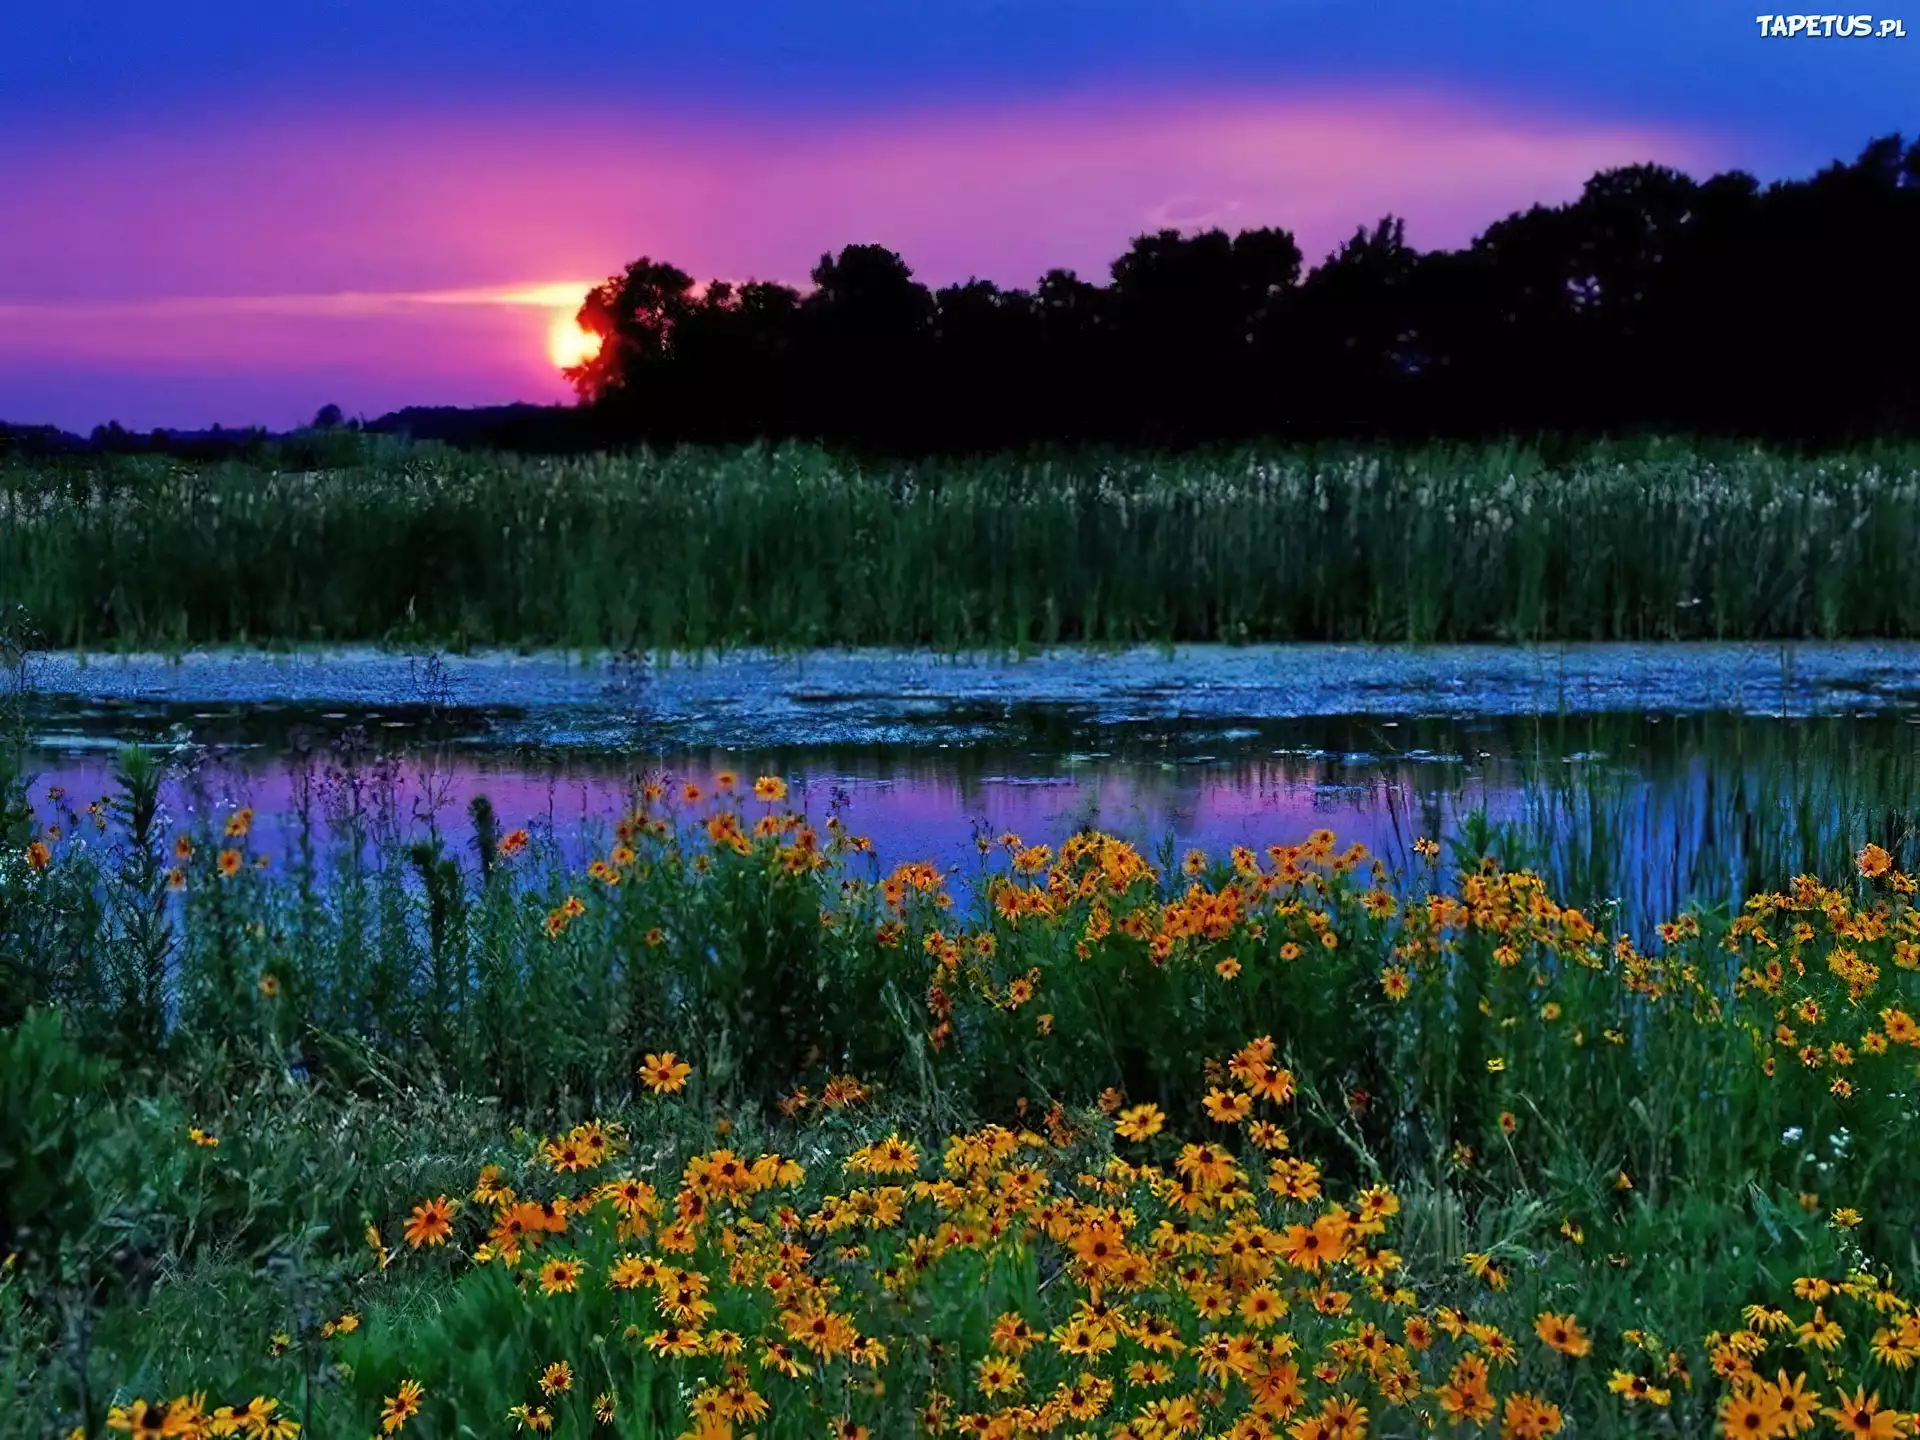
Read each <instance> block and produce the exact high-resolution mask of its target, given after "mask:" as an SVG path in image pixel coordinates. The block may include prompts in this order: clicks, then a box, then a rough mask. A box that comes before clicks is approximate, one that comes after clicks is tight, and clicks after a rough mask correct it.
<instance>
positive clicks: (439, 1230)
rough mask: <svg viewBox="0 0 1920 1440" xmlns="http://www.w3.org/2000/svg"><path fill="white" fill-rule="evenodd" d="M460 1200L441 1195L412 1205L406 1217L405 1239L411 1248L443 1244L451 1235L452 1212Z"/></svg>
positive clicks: (457, 1206)
mask: <svg viewBox="0 0 1920 1440" xmlns="http://www.w3.org/2000/svg"><path fill="white" fill-rule="evenodd" d="M459 1208H460V1202H459V1201H457V1200H449V1199H448V1198H447V1197H446V1196H444V1195H441V1196H438V1197H436V1198H434V1199H432V1200H426V1201H422V1202H421V1203H420V1204H418V1205H416V1206H414V1207H413V1214H412V1215H410V1216H409V1217H408V1218H407V1228H406V1231H405V1235H406V1241H407V1244H408V1245H409V1246H411V1247H412V1248H413V1249H415V1250H418V1249H419V1248H420V1247H421V1246H422V1245H444V1244H446V1243H447V1241H448V1240H449V1239H450V1238H452V1235H453V1212H454V1211H455V1210H457V1209H459Z"/></svg>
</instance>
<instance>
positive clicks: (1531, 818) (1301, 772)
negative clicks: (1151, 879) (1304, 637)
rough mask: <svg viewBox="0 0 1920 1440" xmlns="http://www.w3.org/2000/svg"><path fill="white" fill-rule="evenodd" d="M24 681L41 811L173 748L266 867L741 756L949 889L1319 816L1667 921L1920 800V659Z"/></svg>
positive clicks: (541, 664) (1339, 651) (508, 662)
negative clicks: (334, 838)
mask: <svg viewBox="0 0 1920 1440" xmlns="http://www.w3.org/2000/svg"><path fill="white" fill-rule="evenodd" d="M20 679H21V681H22V686H21V688H22V693H23V696H24V701H25V714H26V719H27V727H28V734H29V752H30V753H29V767H30V769H31V770H32V771H33V773H34V775H35V781H34V785H33V790H32V793H33V796H34V798H35V800H36V801H37V802H39V803H40V804H41V805H42V806H43V807H44V806H45V804H46V801H47V797H48V793H49V791H50V789H52V788H54V787H58V789H59V790H61V791H63V792H64V794H65V796H66V800H67V803H69V804H73V803H75V802H78V803H81V804H84V802H85V801H87V800H91V799H95V798H99V797H101V796H103V795H106V794H108V793H110V792H111V790H112V778H111V777H112V764H113V752H114V749H115V747H116V746H117V745H119V744H120V743H122V742H125V741H128V740H140V741H145V742H148V743H153V744H157V745H161V746H163V747H165V748H167V750H168V751H169V753H170V754H171V755H173V756H174V758H175V761H176V764H175V766H174V767H173V772H172V773H173V778H172V779H171V780H170V782H169V789H168V797H167V798H168V803H169V809H170V811H171V813H172V816H173V818H174V820H175V821H176V823H191V822H192V820H193V819H194V818H195V817H196V816H197V815H200V814H203V813H212V814H216V815H217V814H223V813H225V812H226V811H227V810H229V809H231V808H233V807H235V806H238V805H242V804H247V805H251V806H253V807H254V809H255V810H256V812H257V814H258V816H259V821H258V825H259V829H258V830H257V834H258V837H259V843H260V845H261V847H262V848H263V849H265V850H266V851H267V853H269V854H273V853H274V852H275V851H276V849H278V850H279V851H281V852H282V853H284V849H285V847H286V846H287V845H288V844H289V843H291V842H290V837H289V835H288V833H287V831H286V830H285V829H284V824H285V819H286V817H287V815H288V814H289V813H290V812H291V811H293V810H294V809H295V807H296V805H297V803H298V802H299V800H300V799H301V798H302V796H305V797H307V798H308V799H309V800H310V801H311V802H312V804H313V805H314V807H315V809H316V811H317V812H318V813H319V814H320V815H322V816H324V815H326V814H328V813H331V814H333V815H335V816H338V815H339V814H340V813H342V812H343V811H345V810H346V809H349V808H354V807H358V808H359V809H360V810H361V812H362V813H363V814H364V815H366V816H368V817H369V818H370V820H371V823H372V826H373V828H374V830H375V832H376V833H378V834H382V835H385V836H387V837H389V838H400V837H404V836H409V835H418V834H422V833H425V832H426V831H428V830H429V829H437V830H438V832H439V833H441V834H442V835H443V836H445V837H446V838H447V839H448V841H449V842H450V844H452V845H453V846H455V847H459V846H462V845H464V844H465V843H466V842H467V839H468V836H469V835H470V833H471V832H470V825H469V823H468V821H467V818H466V805H467V802H468V801H469V800H470V799H471V798H472V797H473V796H474V795H476V794H480V793H485V794H486V795H487V796H488V797H489V798H490V799H491V800H492V802H493V803H494V806H495V808H496V810H497V811H498V813H499V815H500V817H501V820H502V823H503V824H505V825H508V826H511V825H519V824H529V825H532V826H534V827H536V828H538V829H541V830H542V831H544V832H546V833H548V834H550V835H551V837H552V839H553V841H554V843H556V844H557V845H559V846H560V847H561V848H562V849H563V850H565V851H567V852H568V853H569V854H570V855H572V856H574V857H576V858H581V857H584V856H586V855H588V854H590V853H594V846H596V845H601V844H604V843H605V836H606V834H607V832H608V830H609V829H610V827H611V823H612V821H613V819H614V818H615V817H616V816H617V815H618V814H619V813H620V811H621V810H622V809H624V808H625V806H626V804H627V800H628V796H629V795H630V793H631V790H632V787H633V786H634V784H635V783H636V782H637V781H638V779H639V778H640V777H642V776H651V775H662V776H665V777H666V778H668V779H669V780H670V781H671V782H672V784H673V788H674V790H675V791H676V792H677V790H678V787H679V785H680V784H681V783H683V782H686V781H689V780H690V781H693V782H695V783H697V784H700V785H701V786H702V787H703V788H708V787H710V782H711V779H712V777H713V776H714V775H715V774H716V773H717V772H719V771H722V770H733V771H735V772H737V773H739V774H740V775H741V776H742V778H743V780H744V781H748V782H750V781H751V779H752V777H754V776H756V775H762V774H777V775H781V776H783V777H785V778H786V779H787V781H788V783H789V786H790V787H791V790H792V796H791V801H792V803H794V804H796V805H797V806H799V807H800V808H804V809H805V810H806V812H807V813H808V814H809V815H810V816H811V817H813V818H814V820H815V821H816V822H819V821H823V820H824V819H825V817H826V816H827V814H829V813H834V812H837V813H839V814H841V815H842V816H843V818H844V819H845V821H846V823H847V824H848V825H849V827H850V828H851V829H852V830H854V831H855V832H856V833H860V834H865V835H867V836H869V837H870V838H871V839H872V840H873V841H874V843H875V846H876V849H877V852H878V860H879V862H880V863H881V864H883V865H891V864H893V863H895V862H896V861H899V860H907V859H931V860H935V861H938V862H940V863H941V864H943V865H946V866H949V867H952V868H954V869H956V870H957V871H958V878H959V883H960V885H961V887H962V888H964V885H965V879H966V877H967V875H968V874H970V873H971V872H972V871H973V869H974V867H975V865H976V864H977V863H978V861H977V850H976V846H975V839H976V837H977V836H978V835H981V834H989V835H996V836H997V835H998V834H1000V833H1001V832H1003V831H1007V830H1012V831H1015V832H1017V833H1019V834H1021V835H1022V836H1023V837H1025V838H1026V839H1027V840H1028V841H1030V842H1032V841H1042V840H1044V841H1047V842H1050V843H1057V841H1058V840H1059V839H1061V838H1062V837H1064V836H1065V835H1066V834H1068V833H1070V832H1071V831H1072V830H1073V829H1075V828H1078V827H1079V826H1082V825H1087V824H1097V825H1099V826H1101V827H1102V828H1105V829H1108V830H1112V831H1115V832H1117V833H1120V834H1123V835H1126V836H1127V837H1128V838H1130V839H1134V840H1135V841H1137V842H1139V843H1141V844H1142V845H1143V846H1144V847H1145V848H1147V849H1149V851H1155V850H1157V849H1158V848H1159V846H1160V845H1161V843H1162V842H1163V841H1171V843H1173V844H1174V845H1175V846H1176V847H1177V848H1179V849H1184V848H1185V847H1186V846H1188V845H1200V846H1204V847H1206V848H1208V849H1209V850H1210V851H1214V852H1220V851H1224V849H1225V848H1226V847H1227V846H1229V845H1235V844H1246V845H1252V846H1256V847H1260V846H1264V845H1267V844H1271V843H1275V842H1292V841H1296V840H1298V839H1300V838H1302V837H1304V836H1305V834H1306V833H1307V832H1308V831H1310V830H1312V829H1315V828H1318V827H1321V826H1325V827H1327V828H1330V829H1332V830H1333V831H1334V832H1335V833H1336V834H1337V835H1338V836H1340V837H1341V839H1342V840H1343V841H1345V840H1348V839H1358V840H1362V841H1365V842H1366V843H1367V844H1368V845H1369V846H1371V847H1372V848H1374V849H1375V850H1377V851H1380V852H1382V853H1385V854H1387V855H1388V856H1389V857H1390V858H1392V859H1394V860H1396V861H1403V860H1404V857H1405V856H1406V854H1407V851H1408V847H1409V846H1410V844H1411V841H1412V840H1413V839H1414V838H1415V837H1416V836H1420V835H1435V834H1446V833H1453V832H1454V831H1455V830H1456V829H1457V828H1458V826H1459V825H1460V824H1461V822H1462V820H1463V819H1464V817H1466V816H1467V815H1468V814H1469V813H1470V812H1473V811H1476V810H1484V811H1485V812H1486V813H1487V814H1488V816H1489V817H1490V818H1491V819H1493V820H1494V821H1506V822H1511V823H1513V824H1515V825H1517V826H1519V827H1521V828H1522V829H1523V830H1524V831H1526V833H1528V834H1530V835H1532V836H1534V837H1536V841H1537V849H1538V854H1537V856H1536V857H1535V858H1537V859H1538V861H1539V862H1540V863H1541V864H1542V865H1543V867H1545V868H1547V869H1548V870H1549V872H1550V878H1552V879H1554V880H1555V881H1556V882H1557V883H1559V884H1560V885H1561V886H1562V887H1563V888H1565V889H1570V890H1573V891H1579V892H1584V893H1581V894H1579V895H1577V896H1576V897H1574V898H1579V899H1581V900H1583V901H1591V900H1593V899H1595V898H1596V897H1597V896H1600V895H1604V896H1612V897H1617V898H1619V899H1621V900H1622V902H1623V903H1624V904H1625V905H1626V906H1627V908H1628V910H1629V911H1630V912H1632V913H1635V914H1638V915H1641V916H1645V915H1648V914H1660V913H1665V911H1666V910H1667V909H1669V908H1672V907H1673V906H1676V905H1677V904H1679V903H1681V902H1682V901H1684V900H1687V899H1692V898H1700V899H1709V900H1711V899H1725V898H1730V897H1732V896H1734V895H1736V894H1737V893H1738V892H1739V891H1740V890H1741V889H1742V888H1743V887H1744V886H1746V885H1749V884H1751V883H1754V882H1755V879H1756V877H1757V876H1759V875H1760V874H1762V873H1763V872H1769V871H1778V870H1781V869H1783V868H1785V867H1789V866H1792V865H1795V864H1796V863H1798V862H1804V861H1806V860H1808V858H1809V856H1811V855H1815V854H1826V853H1844V851H1843V850H1835V848H1834V847H1836V846H1842V847H1843V846H1846V845H1851V844H1854V843H1857V842H1859V841H1860V839H1861V838H1862V837H1864V836H1868V835H1870V836H1871V838H1876V839H1879V840H1881V841H1882V843H1894V844H1896V845H1905V844H1907V843H1908V835H1907V829H1906V827H1907V817H1908V816H1910V815H1916V814H1920V780H1916V777H1920V646H1903V645H1871V644H1858V645H1831V646H1797V647H1792V648H1782V647H1768V646H1752V645H1725V646H1720V645H1676V646H1649V647H1634V646H1584V647H1583V646H1562V647H1553V648H1550V649H1522V648H1505V649H1503V648H1495V647H1435V648H1431V649H1422V650H1405V649H1392V648H1376V647H1362V646H1284V647H1247V648H1242V649H1227V648H1219V647H1194V648H1182V649H1179V650H1175V651H1173V652H1170V653H1162V652H1157V651H1128V652H1121V653H1114V654H1099V653H1093V654H1089V653H1081V652H1060V653H1053V654H1047V655H1042V656H1037V657H1032V658H1028V659H1024V660H1022V659H1010V658H982V657H973V658H967V659H957V660H956V659H946V658H941V657H937V656H931V655H926V654H911V653H909V654H902V653H892V652H854V653H850V654H821V655H807V656H803V657H775V656H766V655H758V654H742V655H731V656H725V657H720V658H717V659H714V658H709V659H707V660H705V661H704V662H701V663H699V664H690V663H687V662H685V661H677V662H674V663H671V664H663V663H657V662H650V661H648V660H646V659H643V658H642V659H636V658H634V657H617V656H607V657H593V658H587V659H580V658H577V657H576V658H569V657H563V656H554V655H535V656H497V655H495V656H470V657H449V656H438V655H416V656H407V655H394V654H389V653H385V652H377V651H371V650H363V651H334V652H326V653H311V654H304V653H303V654H294V655H278V656H275V655H263V654H255V653H247V652H228V653H214V654H193V655H189V656H186V657H183V658H181V659H179V660H165V659H160V658H157V657H127V658H119V657H113V658H105V659H102V658H99V657H92V658H85V659H83V658H82V657H78V656H73V655H36V656H33V657H30V659H29V660H28V662H27V664H26V666H25V668H24V671H23V674H22V676H21V677H20ZM1781 878H1784V877H1783V876H1770V877H1769V880H1768V883H1778V880H1779V879H1781Z"/></svg>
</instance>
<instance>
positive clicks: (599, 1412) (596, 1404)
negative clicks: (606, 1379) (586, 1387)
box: [593, 1390, 614, 1425]
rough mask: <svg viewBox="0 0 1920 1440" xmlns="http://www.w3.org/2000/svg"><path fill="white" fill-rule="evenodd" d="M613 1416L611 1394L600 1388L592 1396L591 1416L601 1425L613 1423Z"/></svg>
mask: <svg viewBox="0 0 1920 1440" xmlns="http://www.w3.org/2000/svg"><path fill="white" fill-rule="evenodd" d="M613 1416H614V1404H613V1394H612V1392H611V1391H607V1390H602V1391H601V1392H600V1393H599V1394H598V1395H596V1396H594V1397H593V1418H594V1419H596V1420H598V1421H599V1422H600V1423H601V1424H602V1425H611V1424H612V1423H613Z"/></svg>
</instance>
